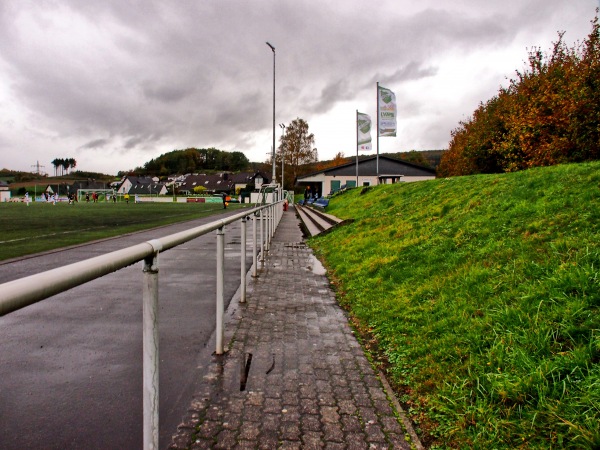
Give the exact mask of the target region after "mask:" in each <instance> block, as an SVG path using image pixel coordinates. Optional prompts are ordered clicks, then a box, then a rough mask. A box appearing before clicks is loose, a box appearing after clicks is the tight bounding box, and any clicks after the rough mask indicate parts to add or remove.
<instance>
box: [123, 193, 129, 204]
mask: <svg viewBox="0 0 600 450" xmlns="http://www.w3.org/2000/svg"><path fill="white" fill-rule="evenodd" d="M123 198H124V199H125V203H127V204H129V194H125V195H124V196H123Z"/></svg>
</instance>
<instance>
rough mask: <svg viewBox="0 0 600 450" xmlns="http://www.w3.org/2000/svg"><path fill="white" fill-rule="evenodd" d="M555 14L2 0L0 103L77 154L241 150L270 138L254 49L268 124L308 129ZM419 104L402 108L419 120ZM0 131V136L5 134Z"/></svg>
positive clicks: (187, 0) (496, 5)
mask: <svg viewBox="0 0 600 450" xmlns="http://www.w3.org/2000/svg"><path fill="white" fill-rule="evenodd" d="M589 2H590V3H594V4H595V2H592V1H591V0H589ZM583 3H586V4H587V3H588V0H576V1H575V2H574V4H576V5H581V4H583ZM421 5H424V6H421ZM457 5H458V6H457ZM564 8H565V6H564V2H563V1H562V0H526V1H523V0H503V1H502V2H501V1H491V0H490V1H489V2H480V1H476V0H462V1H460V2H456V4H455V3H454V2H452V3H451V2H434V1H433V0H423V1H422V2H420V3H419V4H418V5H417V4H414V5H413V2H408V1H406V2H405V1H399V0H393V1H392V0H390V1H387V0H382V1H381V3H380V4H379V7H378V8H371V7H369V6H368V5H365V4H364V2H352V1H348V2H328V1H322V2H321V1H319V2H317V1H316V0H314V1H308V0H305V1H302V0H296V1H286V0H257V1H255V2H248V1H243V0H219V1H195V0H182V1H177V2H165V1H163V0H161V1H158V0H144V1H142V0H133V1H122V0H103V1H90V2H82V1H80V0H45V1H43V2H32V1H20V0H4V1H2V2H0V81H2V82H3V84H4V87H5V92H6V94H5V99H8V100H5V102H6V103H3V106H4V105H8V106H7V107H9V106H11V102H14V105H15V107H14V109H15V110H17V109H18V110H19V113H20V114H21V116H20V117H21V120H22V121H25V120H26V121H27V127H28V128H32V129H34V131H35V133H34V134H35V135H36V136H37V135H51V136H52V138H53V139H56V140H60V139H65V140H66V139H68V140H69V141H70V142H74V143H75V144H74V145H73V147H74V148H79V149H81V150H82V151H85V150H91V149H96V148H112V149H115V151H117V150H119V149H123V150H126V151H127V152H133V151H139V152H146V151H147V152H156V148H158V147H160V148H163V149H168V148H169V147H172V148H175V147H179V148H185V147H186V146H207V147H208V146H216V145H221V146H222V147H223V148H226V149H229V148H235V149H237V150H240V151H246V150H248V149H250V148H251V147H252V146H255V145H256V143H257V142H258V141H259V140H260V139H261V138H260V136H262V135H265V136H267V138H270V128H271V126H272V81H273V80H272V75H273V73H272V69H273V67H272V62H273V53H272V52H271V50H270V49H269V48H268V47H267V46H266V44H265V41H269V42H271V43H272V44H273V45H274V46H275V47H276V52H277V53H276V60H277V118H276V120H277V121H278V122H279V121H281V122H286V121H289V120H293V119H294V118H296V117H302V118H304V119H306V120H308V121H309V122H312V121H315V120H318V119H319V118H321V117H323V116H326V115H327V114H330V113H331V111H332V110H334V109H335V106H336V104H338V102H352V101H356V102H364V101H365V100H364V99H369V98H372V97H373V96H374V94H373V89H374V84H375V82H377V81H379V82H380V83H381V84H382V85H385V86H386V87H390V88H392V89H400V88H401V87H402V86H403V83H406V82H417V81H419V80H427V79H431V78H435V77H438V76H439V74H440V72H442V70H441V68H440V64H442V62H441V61H443V60H444V59H445V58H446V59H447V57H448V55H452V57H453V58H455V59H456V60H457V61H458V60H459V59H460V58H461V57H463V56H464V55H468V54H469V53H470V52H472V51H483V52H485V51H489V52H493V51H495V50H497V49H498V48H503V47H506V46H508V45H510V44H511V43H512V41H513V40H514V39H515V36H517V35H518V34H519V33H520V32H521V31H522V30H534V29H540V30H543V29H544V27H545V26H546V24H547V22H548V21H549V20H550V19H552V18H553V17H555V16H556V15H557V14H558V13H557V11H560V10H564ZM582 9H583V8H582ZM590 19H591V17H590V18H589V19H587V20H590ZM535 44H539V42H531V45H535ZM523 51H525V49H523ZM522 59H523V58H522V57H519V58H518V61H517V63H516V64H518V63H519V62H521V60H522ZM515 68H517V67H515ZM506 75H510V74H506ZM2 100H3V97H2V89H1V88H0V102H1V101H2ZM482 100H483V99H482ZM422 103H423V102H419V101H416V100H415V101H411V102H408V103H405V106H404V107H407V106H406V105H413V106H414V108H413V107H411V108H412V112H413V113H414V114H421V113H422V111H423V109H422V107H421V104H422ZM4 110H7V108H4ZM7 114H8V113H7ZM0 118H1V116H0ZM4 123H7V120H6V119H4ZM0 127H2V128H0V133H4V134H5V135H4V136H2V138H3V140H4V141H11V140H12V139H16V138H14V137H13V136H12V135H11V137H7V136H8V131H7V130H8V129H9V128H8V127H5V126H3V125H2V121H0ZM428 133H429V131H428ZM98 136H104V138H101V139H99V138H98ZM266 141H267V142H268V141H270V139H266ZM0 142H2V140H0ZM43 144H44V143H43V142H41V143H40V144H39V146H40V149H42V148H43V147H44V145H43ZM5 148H6V147H5V146H4V144H2V149H5ZM265 150H268V149H265ZM40 151H41V150H40ZM259 151H261V150H259ZM152 156H155V155H154V154H153V155H152Z"/></svg>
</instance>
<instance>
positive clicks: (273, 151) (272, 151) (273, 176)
mask: <svg viewBox="0 0 600 450" xmlns="http://www.w3.org/2000/svg"><path fill="white" fill-rule="evenodd" d="M267 45H268V46H269V47H270V48H271V50H272V51H273V148H272V149H271V157H272V159H273V173H272V182H273V183H274V182H275V176H276V175H275V47H273V46H272V45H271V44H269V43H268V42H267Z"/></svg>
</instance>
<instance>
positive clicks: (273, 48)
mask: <svg viewBox="0 0 600 450" xmlns="http://www.w3.org/2000/svg"><path fill="white" fill-rule="evenodd" d="M267 45H268V46H269V47H271V50H273V53H275V47H273V46H272V45H271V44H269V43H268V42H267Z"/></svg>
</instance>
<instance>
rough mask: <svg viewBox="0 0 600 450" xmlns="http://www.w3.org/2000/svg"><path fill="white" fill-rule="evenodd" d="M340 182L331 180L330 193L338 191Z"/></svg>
mask: <svg viewBox="0 0 600 450" xmlns="http://www.w3.org/2000/svg"><path fill="white" fill-rule="evenodd" d="M340 183H341V182H340V180H331V192H333V191H338V190H339V189H340Z"/></svg>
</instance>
